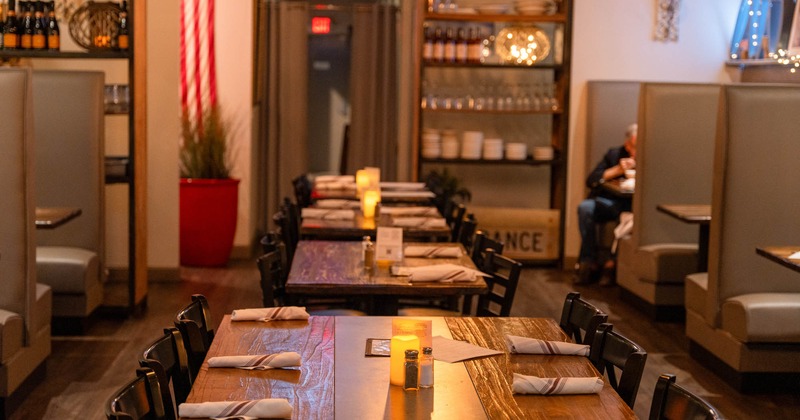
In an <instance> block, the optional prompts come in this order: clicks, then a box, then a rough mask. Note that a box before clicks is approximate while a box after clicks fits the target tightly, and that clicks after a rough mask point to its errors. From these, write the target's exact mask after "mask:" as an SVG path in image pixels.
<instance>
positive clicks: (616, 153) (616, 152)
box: [586, 146, 631, 206]
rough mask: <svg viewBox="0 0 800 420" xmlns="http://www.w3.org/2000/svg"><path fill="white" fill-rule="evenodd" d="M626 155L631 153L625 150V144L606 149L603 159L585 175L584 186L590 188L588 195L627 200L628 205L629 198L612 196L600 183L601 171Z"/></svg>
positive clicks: (617, 162)
mask: <svg viewBox="0 0 800 420" xmlns="http://www.w3.org/2000/svg"><path fill="white" fill-rule="evenodd" d="M627 157H631V155H630V154H629V153H628V151H627V150H625V146H619V147H612V148H611V149H608V151H607V152H606V154H605V156H603V160H601V161H600V162H599V163H598V164H597V166H595V168H594V170H592V172H591V173H590V174H589V176H588V177H586V186H587V187H588V188H589V189H590V192H589V197H605V198H609V199H612V200H614V201H618V200H622V201H627V204H628V205H629V206H630V201H631V200H630V198H620V197H617V196H614V195H613V194H611V193H610V192H608V191H606V190H605V189H603V187H602V186H601V185H600V184H601V183H602V179H603V172H605V171H606V169H608V168H611V167H613V166H616V165H619V161H620V160H621V159H623V158H627ZM619 178H624V176H620V177H619Z"/></svg>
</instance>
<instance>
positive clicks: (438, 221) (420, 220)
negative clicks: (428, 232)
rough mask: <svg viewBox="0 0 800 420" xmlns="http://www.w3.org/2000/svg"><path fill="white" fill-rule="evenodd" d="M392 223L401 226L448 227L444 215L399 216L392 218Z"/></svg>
mask: <svg viewBox="0 0 800 420" xmlns="http://www.w3.org/2000/svg"><path fill="white" fill-rule="evenodd" d="M392 224H393V225H395V226H400V227H441V228H445V227H447V222H446V221H445V220H444V218H443V217H398V218H393V219H392Z"/></svg>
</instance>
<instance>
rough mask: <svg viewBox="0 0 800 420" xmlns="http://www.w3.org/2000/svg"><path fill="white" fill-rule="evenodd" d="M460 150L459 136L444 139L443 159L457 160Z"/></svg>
mask: <svg viewBox="0 0 800 420" xmlns="http://www.w3.org/2000/svg"><path fill="white" fill-rule="evenodd" d="M459 148H460V146H459V144H458V137H457V136H455V135H453V136H443V137H442V159H456V158H457V157H458V152H459Z"/></svg>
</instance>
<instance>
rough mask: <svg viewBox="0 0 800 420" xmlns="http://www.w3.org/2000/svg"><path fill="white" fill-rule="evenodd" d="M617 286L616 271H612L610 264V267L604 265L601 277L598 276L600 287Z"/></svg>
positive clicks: (612, 267)
mask: <svg viewBox="0 0 800 420" xmlns="http://www.w3.org/2000/svg"><path fill="white" fill-rule="evenodd" d="M616 284H617V270H615V269H614V265H613V264H612V265H611V266H610V267H609V266H608V264H606V266H605V267H603V271H602V275H601V276H600V286H603V287H611V286H615V285H616Z"/></svg>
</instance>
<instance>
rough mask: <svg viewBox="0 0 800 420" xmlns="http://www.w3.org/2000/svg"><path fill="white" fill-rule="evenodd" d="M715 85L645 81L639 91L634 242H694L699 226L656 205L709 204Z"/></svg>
mask: <svg viewBox="0 0 800 420" xmlns="http://www.w3.org/2000/svg"><path fill="white" fill-rule="evenodd" d="M719 91H720V86H719V85H708V84H683V83H643V84H642V87H641V91H640V95H639V118H638V123H639V133H638V137H637V145H636V193H635V194H634V196H633V214H634V215H635V216H634V224H633V233H632V235H633V243H634V244H635V245H636V246H644V245H651V244H657V243H697V226H695V225H689V224H686V223H682V222H680V221H678V220H676V219H674V218H672V217H670V216H668V215H666V214H663V213H661V212H659V211H658V210H657V209H656V206H658V205H659V204H710V203H711V179H712V175H713V162H714V134H715V132H716V118H717V106H718V103H719Z"/></svg>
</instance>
